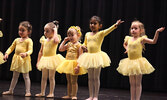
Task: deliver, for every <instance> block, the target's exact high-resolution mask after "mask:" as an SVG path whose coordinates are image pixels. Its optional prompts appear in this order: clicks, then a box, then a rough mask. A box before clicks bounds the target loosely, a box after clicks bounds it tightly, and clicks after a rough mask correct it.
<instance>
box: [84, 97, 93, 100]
mask: <svg viewBox="0 0 167 100" xmlns="http://www.w3.org/2000/svg"><path fill="white" fill-rule="evenodd" d="M85 100H93V98H92V97H89V98H87V99H85Z"/></svg>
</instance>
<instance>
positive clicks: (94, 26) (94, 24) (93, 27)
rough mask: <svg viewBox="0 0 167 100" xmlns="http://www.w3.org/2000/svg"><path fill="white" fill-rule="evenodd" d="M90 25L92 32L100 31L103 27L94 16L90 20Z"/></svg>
mask: <svg viewBox="0 0 167 100" xmlns="http://www.w3.org/2000/svg"><path fill="white" fill-rule="evenodd" d="M89 27H90V29H91V31H92V32H98V31H99V29H100V28H101V27H102V24H99V22H98V21H97V20H96V19H95V18H92V19H91V20H90V24H89Z"/></svg>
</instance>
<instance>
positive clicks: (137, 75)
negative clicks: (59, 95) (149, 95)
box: [117, 20, 165, 100]
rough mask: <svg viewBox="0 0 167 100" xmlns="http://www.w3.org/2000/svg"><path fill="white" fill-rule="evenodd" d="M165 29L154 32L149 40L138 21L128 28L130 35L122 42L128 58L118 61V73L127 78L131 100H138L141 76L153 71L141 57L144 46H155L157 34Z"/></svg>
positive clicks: (140, 90)
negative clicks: (146, 44)
mask: <svg viewBox="0 0 167 100" xmlns="http://www.w3.org/2000/svg"><path fill="white" fill-rule="evenodd" d="M164 29H165V27H161V28H159V29H157V30H156V32H155V35H154V38H153V39H149V38H147V36H146V35H145V28H144V25H143V23H141V22H140V21H138V20H135V21H133V22H132V24H131V27H130V35H131V36H126V37H125V40H124V44H123V46H124V48H125V49H126V51H125V53H128V58H125V59H123V60H121V61H120V63H119V67H118V68H117V70H118V72H119V73H121V74H122V75H124V76H129V82H130V91H131V100H140V97H141V92H142V85H141V81H142V75H143V74H150V73H152V72H153V71H154V68H153V67H152V65H151V64H150V63H149V62H148V61H147V59H146V58H144V57H142V50H143V49H144V44H145V43H148V44H155V43H156V42H157V39H158V36H159V32H162V31H163V30H164Z"/></svg>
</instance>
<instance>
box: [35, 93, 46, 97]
mask: <svg viewBox="0 0 167 100" xmlns="http://www.w3.org/2000/svg"><path fill="white" fill-rule="evenodd" d="M35 96H36V97H44V96H45V94H42V93H38V94H36V95H35Z"/></svg>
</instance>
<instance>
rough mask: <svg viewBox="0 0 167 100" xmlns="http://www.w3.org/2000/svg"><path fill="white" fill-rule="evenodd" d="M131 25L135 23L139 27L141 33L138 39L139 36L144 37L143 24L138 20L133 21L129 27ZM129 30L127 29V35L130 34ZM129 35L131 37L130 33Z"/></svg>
mask: <svg viewBox="0 0 167 100" xmlns="http://www.w3.org/2000/svg"><path fill="white" fill-rule="evenodd" d="M133 23H137V24H138V25H139V28H140V31H141V33H140V37H141V36H144V35H145V28H144V24H143V23H142V22H140V21H139V20H134V21H133V22H132V23H131V25H132V24H133ZM130 29H131V27H130ZM130 29H129V33H130ZM130 35H131V33H130Z"/></svg>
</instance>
